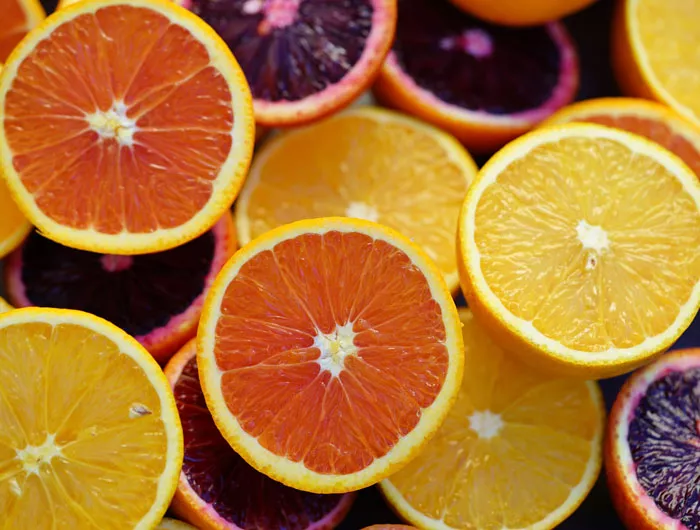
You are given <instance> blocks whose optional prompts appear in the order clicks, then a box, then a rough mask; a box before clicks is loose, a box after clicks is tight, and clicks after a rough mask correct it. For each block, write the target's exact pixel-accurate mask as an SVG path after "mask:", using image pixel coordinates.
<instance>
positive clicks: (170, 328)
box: [5, 213, 236, 364]
mask: <svg viewBox="0 0 700 530" xmlns="http://www.w3.org/2000/svg"><path fill="white" fill-rule="evenodd" d="M235 249H236V230H235V228H234V225H233V220H232V217H231V215H230V214H229V213H227V214H226V215H224V217H223V218H222V219H221V220H220V221H219V222H218V223H217V224H215V225H214V227H213V228H212V229H211V230H209V231H208V232H205V233H204V234H202V235H201V236H199V237H198V238H196V239H193V240H192V241H190V242H188V243H185V244H184V245H182V246H179V247H176V248H174V249H170V250H166V251H163V252H157V253H154V254H142V255H138V256H117V255H110V254H96V253H93V252H87V251H84V250H77V249H74V248H69V247H65V246H63V245H60V244H59V243H56V242H54V241H52V240H50V239H47V238H45V237H43V236H41V235H40V234H38V233H37V232H34V233H32V234H31V235H30V236H29V237H28V238H27V240H26V241H25V242H24V244H23V245H22V246H21V247H19V248H18V249H17V250H15V251H14V252H13V253H12V254H10V255H9V256H8V258H7V261H6V263H5V290H6V292H7V295H8V299H9V300H10V301H11V303H12V304H13V305H15V306H16V307H28V306H39V307H58V308H64V309H79V310H82V311H87V312H88V313H92V314H94V315H97V316H100V317H102V318H105V319H107V320H109V321H110V322H112V323H114V324H116V325H117V326H119V327H120V328H122V329H123V330H124V331H126V332H127V333H129V334H130V335H132V336H134V337H135V338H136V339H137V340H138V341H139V342H140V343H141V344H143V345H144V346H145V348H146V349H147V350H148V351H149V352H150V353H151V355H153V357H154V358H155V359H156V360H157V361H158V362H160V363H163V364H164V363H165V362H167V360H168V359H169V358H170V356H172V354H173V353H175V352H176V351H177V350H178V349H179V348H180V347H181V346H182V345H183V344H184V343H185V342H187V341H188V340H189V339H190V338H192V337H193V336H194V334H195V332H196V329H197V324H198V322H199V316H200V314H201V311H202V303H203V302H204V295H205V293H206V291H207V289H208V288H209V286H210V285H211V283H212V282H213V281H214V278H215V276H216V275H217V274H218V272H219V271H220V270H221V268H222V267H223V265H224V263H226V260H228V258H229V257H231V255H232V254H233V252H234V251H235Z"/></svg>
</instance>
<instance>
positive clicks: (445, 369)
mask: <svg viewBox="0 0 700 530" xmlns="http://www.w3.org/2000/svg"><path fill="white" fill-rule="evenodd" d="M459 326H460V324H459V318H458V315H457V310H456V308H455V305H454V302H453V300H452V297H451V296H450V292H449V291H448V290H447V287H446V285H445V283H444V281H443V279H442V276H441V274H440V271H439V270H438V269H437V267H436V266H435V265H434V264H433V263H432V262H431V261H430V260H429V258H428V257H427V256H426V255H425V254H424V253H423V252H422V251H421V250H420V249H419V248H418V247H416V246H415V245H414V244H413V243H411V242H410V241H409V240H408V239H406V238H404V237H403V236H401V235H400V234H398V233H397V232H394V231H393V230H391V229H389V228H387V227H384V226H382V225H378V224H375V223H370V222H367V221H363V220H358V219H348V218H325V219H315V220H308V221H300V222H297V223H292V224H289V225H285V226H283V227H280V228H277V229H274V230H271V231H270V232H267V233H266V234H265V235H263V236H261V237H259V238H257V239H255V240H254V241H253V242H252V243H250V244H248V245H247V246H245V247H244V248H243V249H241V250H239V251H238V252H237V253H236V254H235V255H234V257H233V258H232V259H231V260H230V261H229V262H228V264H227V265H226V266H225V267H224V269H223V271H222V272H221V274H220V275H219V277H218V278H217V280H216V281H215V282H214V285H213V286H212V288H211V290H210V292H209V295H208V297H207V299H206V301H205V303H204V310H203V312H202V320H201V322H200V327H199V333H198V336H197V341H198V344H197V347H198V355H197V363H198V367H199V375H200V380H201V383H202V388H203V391H204V395H205V398H206V401H207V404H208V406H209V409H210V411H211V413H212V416H213V418H214V421H215V422H216V424H217V426H218V427H219V430H220V431H221V433H222V434H223V436H224V438H226V439H227V440H228V442H229V443H230V444H231V446H232V447H233V448H234V449H235V450H236V452H237V453H239V454H240V455H241V456H242V457H243V458H244V459H245V460H247V461H248V462H249V463H250V464H251V465H252V466H253V467H255V468H256V469H258V470H259V471H261V472H262V473H265V474H266V475H268V476H269V477H271V478H273V479H275V480H277V481H279V482H282V483H284V484H287V485H288V486H291V487H295V488H297V489H301V490H305V491H311V492H315V493H336V492H346V491H351V490H356V489H360V488H363V487H365V486H368V485H370V484H374V483H376V482H377V481H379V480H381V479H382V478H384V477H386V476H388V475H390V474H391V473H393V472H395V471H397V470H398V469H399V468H400V467H401V466H403V465H405V464H406V463H407V462H408V461H409V460H410V459H411V458H412V457H414V456H415V455H416V454H417V453H418V451H419V450H420V448H421V447H422V446H423V445H424V444H425V443H426V442H427V440H428V439H429V438H430V436H432V434H433V433H434V432H435V430H436V429H437V428H438V426H439V425H440V423H441V422H442V419H443V418H444V417H445V415H446V414H447V411H448V410H449V407H450V405H451V404H452V402H453V400H454V398H455V397H456V392H457V390H458V387H459V382H460V380H461V377H462V365H463V361H464V359H463V356H462V355H463V348H462V337H461V333H460V331H459Z"/></svg>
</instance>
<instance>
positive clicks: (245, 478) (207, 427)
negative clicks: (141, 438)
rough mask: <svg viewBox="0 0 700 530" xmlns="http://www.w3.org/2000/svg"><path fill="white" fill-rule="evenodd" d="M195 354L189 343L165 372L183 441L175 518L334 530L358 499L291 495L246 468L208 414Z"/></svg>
mask: <svg viewBox="0 0 700 530" xmlns="http://www.w3.org/2000/svg"><path fill="white" fill-rule="evenodd" d="M196 354H197V345H196V344H195V341H194V340H192V341H190V342H188V343H187V344H186V345H185V346H183V348H182V349H181V350H180V351H179V352H178V353H177V354H176V355H175V356H174V357H173V358H172V359H171V360H170V362H169V363H168V365H167V366H166V367H165V375H166V376H167V378H168V381H170V384H171V385H172V387H173V392H174V393H175V401H176V402H177V406H178V412H179V413H180V420H181V421H182V429H183V432H184V437H185V459H184V464H183V466H182V473H181V474H180V481H179V484H178V487H177V491H176V492H175V496H174V497H173V502H172V504H171V510H172V511H173V513H175V514H176V515H177V516H178V517H180V518H181V519H183V520H185V521H189V522H190V523H192V524H194V525H197V526H198V527H199V528H202V529H207V528H210V529H217V530H278V529H280V528H283V529H285V530H330V529H332V528H335V527H336V526H337V525H338V524H339V523H340V522H341V521H342V520H343V518H344V517H345V516H346V515H347V513H348V511H350V508H351V507H352V504H353V501H354V500H355V497H356V494H355V493H342V494H329V495H326V494H319V493H308V492H306V491H299V490H295V489H293V488H290V487H289V486H285V485H284V484H280V483H279V482H276V481H274V480H272V479H271V478H269V477H267V476H265V475H263V474H262V473H260V472H259V471H256V470H255V469H254V468H252V467H251V466H249V465H248V464H247V463H246V462H245V461H244V460H243V459H242V458H241V457H240V455H238V454H236V452H235V451H234V450H233V449H232V448H231V446H230V445H229V444H228V442H227V441H226V440H225V439H224V437H223V436H221V433H219V431H218V429H217V428H216V424H215V423H214V420H213V419H212V417H211V413H210V412H209V410H208V409H207V404H206V402H205V400H204V394H203V393H202V386H201V385H200V383H199V374H198V372H197V359H196Z"/></svg>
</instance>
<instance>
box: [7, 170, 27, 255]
mask: <svg viewBox="0 0 700 530" xmlns="http://www.w3.org/2000/svg"><path fill="white" fill-rule="evenodd" d="M0 212H2V214H0V258H3V257H4V256H5V255H6V254H9V253H10V252H11V251H12V250H13V249H14V248H15V247H17V246H18V245H19V244H20V243H21V242H22V240H23V239H24V236H26V235H27V234H28V233H29V230H30V229H31V225H30V224H29V221H27V218H26V217H24V214H22V212H21V211H20V209H19V208H18V207H17V205H16V204H15V201H14V200H13V199H12V196H11V195H10V190H8V189H7V186H5V183H4V182H3V181H2V178H0Z"/></svg>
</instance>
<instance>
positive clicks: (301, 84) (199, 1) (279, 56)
mask: <svg viewBox="0 0 700 530" xmlns="http://www.w3.org/2000/svg"><path fill="white" fill-rule="evenodd" d="M182 3H183V5H185V6H186V7H188V8H189V9H191V10H192V12H194V13H196V14H197V15H199V16H200V17H202V20H204V21H205V22H206V23H208V24H210V25H211V26H212V28H214V29H215V30H216V32H217V33H218V34H219V35H221V37H222V38H223V39H224V40H225V41H226V43H227V44H228V45H229V46H230V48H231V51H232V52H233V54H234V55H235V56H236V59H238V61H239V63H240V65H241V68H242V69H243V71H244V72H245V76H246V79H247V80H248V82H249V83H250V89H251V92H252V94H253V106H254V108H255V119H256V120H257V122H258V124H260V125H263V126H270V127H289V126H294V125H300V124H302V123H308V122H310V121H313V120H317V119H319V118H322V117H325V116H328V115H330V114H333V113H334V112H337V111H338V110H340V109H342V108H344V107H346V106H348V105H349V104H350V103H352V101H353V100H355V99H357V98H358V97H359V96H360V95H361V94H362V93H363V92H364V91H365V90H366V89H367V88H368V87H369V86H370V85H371V84H372V83H373V82H374V79H375V78H376V76H377V72H378V71H379V68H380V67H381V65H382V62H383V61H384V58H385V57H386V54H387V52H388V51H389V48H390V47H391V41H392V39H393V38H394V29H395V27H396V0H343V1H338V0H333V1H328V0H225V1H221V0H183V2H182Z"/></svg>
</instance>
